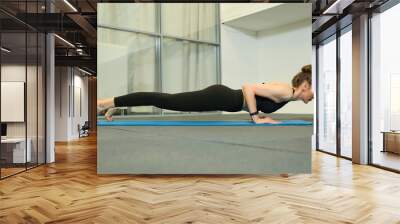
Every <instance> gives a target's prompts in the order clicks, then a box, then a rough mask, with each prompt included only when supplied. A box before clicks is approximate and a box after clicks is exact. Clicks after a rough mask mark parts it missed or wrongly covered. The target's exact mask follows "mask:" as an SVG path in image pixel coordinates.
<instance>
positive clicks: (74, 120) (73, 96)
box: [55, 67, 89, 141]
mask: <svg viewBox="0 0 400 224" xmlns="http://www.w3.org/2000/svg"><path fill="white" fill-rule="evenodd" d="M82 75H83V73H82V72H80V71H79V70H77V69H75V68H71V67H56V83H55V85H56V93H55V120H56V121H55V123H56V128H55V130H56V133H55V140H56V141H69V140H72V139H77V138H78V137H79V136H78V134H79V133H78V124H80V125H83V124H84V122H85V121H87V120H88V105H89V104H88V78H87V77H85V76H82ZM79 89H80V93H78V92H79ZM79 94H81V97H79ZM79 99H80V100H81V102H79ZM79 105H82V115H81V114H80V112H79Z"/></svg>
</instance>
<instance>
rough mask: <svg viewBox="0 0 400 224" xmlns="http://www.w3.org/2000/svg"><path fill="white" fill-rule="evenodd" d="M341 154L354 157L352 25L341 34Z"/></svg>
mask: <svg viewBox="0 0 400 224" xmlns="http://www.w3.org/2000/svg"><path fill="white" fill-rule="evenodd" d="M339 51H340V154H341V155H342V156H345V157H348V158H351V157H352V148H351V147H352V138H351V136H352V96H353V94H352V77H353V76H352V74H353V73H352V33H351V25H350V26H348V27H347V28H346V29H344V30H342V33H341V36H340V50H339Z"/></svg>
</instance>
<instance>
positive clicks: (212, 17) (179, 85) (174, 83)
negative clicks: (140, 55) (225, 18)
mask: <svg viewBox="0 0 400 224" xmlns="http://www.w3.org/2000/svg"><path fill="white" fill-rule="evenodd" d="M217 7H218V5H217V4H214V3H195V4H194V3H191V4H182V3H177V4H163V5H162V10H163V17H162V19H163V33H164V34H165V35H170V36H178V37H183V38H189V39H195V40H201V41H210V42H216V41H217V22H218V19H217V13H216V12H217ZM162 44H163V54H162V58H163V59H162V63H163V67H162V69H163V91H164V92H168V93H177V92H186V91H193V90H199V89H202V88H205V87H207V86H209V85H212V84H215V83H217V76H218V72H217V47H216V46H214V45H211V44H204V43H196V42H190V41H184V40H177V39H173V38H164V41H163V43H162Z"/></svg>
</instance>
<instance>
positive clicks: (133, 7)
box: [97, 3, 157, 32]
mask: <svg viewBox="0 0 400 224" xmlns="http://www.w3.org/2000/svg"><path fill="white" fill-rule="evenodd" d="M97 7H98V12H97V14H98V16H97V23H98V25H100V26H101V25H103V26H112V27H117V28H126V29H135V30H141V31H148V32H156V31H157V27H156V21H157V20H156V19H157V17H156V3H134V4H132V3H98V4H97Z"/></svg>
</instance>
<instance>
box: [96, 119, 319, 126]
mask: <svg viewBox="0 0 400 224" xmlns="http://www.w3.org/2000/svg"><path fill="white" fill-rule="evenodd" d="M310 125H312V122H311V121H304V120H285V121H280V123H278V124H255V123H254V122H252V121H165V120H161V121H160V120H158V121H157V120H147V121H146V120H115V121H105V120H99V121H97V126H310Z"/></svg>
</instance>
